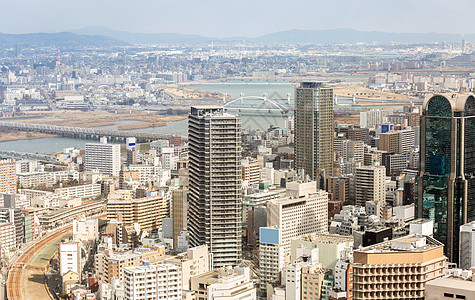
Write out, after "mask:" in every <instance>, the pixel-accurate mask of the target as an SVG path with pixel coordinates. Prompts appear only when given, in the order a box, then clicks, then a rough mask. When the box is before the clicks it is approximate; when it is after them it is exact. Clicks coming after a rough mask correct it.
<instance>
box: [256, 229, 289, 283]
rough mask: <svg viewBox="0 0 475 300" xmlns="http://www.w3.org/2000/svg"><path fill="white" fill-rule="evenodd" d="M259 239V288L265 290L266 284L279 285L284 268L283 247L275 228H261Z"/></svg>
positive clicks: (278, 231)
mask: <svg viewBox="0 0 475 300" xmlns="http://www.w3.org/2000/svg"><path fill="white" fill-rule="evenodd" d="M259 238H260V240H259V284H260V286H259V288H260V289H261V290H265V289H266V288H267V285H268V284H270V285H272V286H278V285H279V284H280V278H281V275H282V274H281V272H282V270H283V269H284V266H285V255H284V246H283V245H282V244H281V236H280V230H279V229H277V228H269V227H261V228H260V233H259Z"/></svg>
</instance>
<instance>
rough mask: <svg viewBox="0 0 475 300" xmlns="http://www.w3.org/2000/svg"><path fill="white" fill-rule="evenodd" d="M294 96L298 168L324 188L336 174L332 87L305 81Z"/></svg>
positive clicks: (296, 161)
mask: <svg viewBox="0 0 475 300" xmlns="http://www.w3.org/2000/svg"><path fill="white" fill-rule="evenodd" d="M295 95H296V97H295V167H296V169H303V170H305V174H307V175H309V176H310V178H311V179H312V180H316V181H317V186H318V187H319V188H321V189H323V188H324V184H325V177H329V176H332V174H333V88H331V87H325V86H324V85H323V83H321V82H302V83H300V86H299V87H297V88H296V93H295Z"/></svg>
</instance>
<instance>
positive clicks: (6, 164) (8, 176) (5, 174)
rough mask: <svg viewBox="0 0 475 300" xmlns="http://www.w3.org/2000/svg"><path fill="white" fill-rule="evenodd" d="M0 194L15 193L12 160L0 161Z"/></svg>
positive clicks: (14, 170) (13, 163)
mask: <svg viewBox="0 0 475 300" xmlns="http://www.w3.org/2000/svg"><path fill="white" fill-rule="evenodd" d="M0 193H9V194H14V193H16V161H15V159H13V158H9V159H2V160H0Z"/></svg>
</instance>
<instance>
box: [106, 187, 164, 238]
mask: <svg viewBox="0 0 475 300" xmlns="http://www.w3.org/2000/svg"><path fill="white" fill-rule="evenodd" d="M166 213H167V207H166V203H165V201H164V197H161V196H151V197H145V198H139V199H131V198H130V197H126V196H124V197H122V196H120V197H116V196H115V194H110V195H109V199H108V200H107V219H108V220H112V219H115V220H118V221H121V222H122V224H123V225H124V226H127V225H132V224H133V223H139V224H140V229H141V230H146V231H151V230H152V229H156V228H158V227H160V226H161V225H162V219H163V218H165V217H166Z"/></svg>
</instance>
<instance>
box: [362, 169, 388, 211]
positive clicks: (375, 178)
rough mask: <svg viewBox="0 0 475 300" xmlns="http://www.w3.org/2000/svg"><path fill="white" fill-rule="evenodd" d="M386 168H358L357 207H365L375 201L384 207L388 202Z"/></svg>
mask: <svg viewBox="0 0 475 300" xmlns="http://www.w3.org/2000/svg"><path fill="white" fill-rule="evenodd" d="M385 184H386V168H385V167H383V166H362V167H359V168H356V174H355V190H356V205H360V206H365V203H366V201H374V202H377V203H379V204H381V205H382V206H384V203H385V201H386V185H385Z"/></svg>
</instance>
